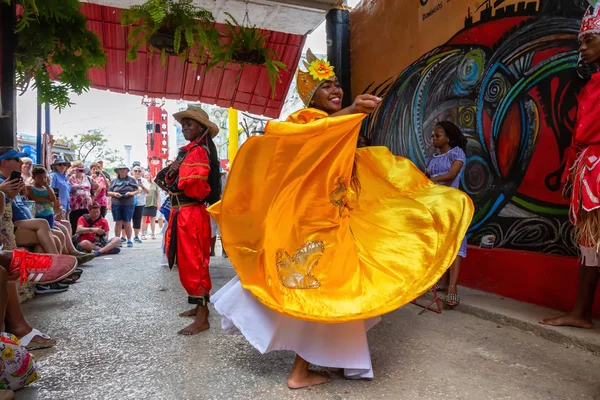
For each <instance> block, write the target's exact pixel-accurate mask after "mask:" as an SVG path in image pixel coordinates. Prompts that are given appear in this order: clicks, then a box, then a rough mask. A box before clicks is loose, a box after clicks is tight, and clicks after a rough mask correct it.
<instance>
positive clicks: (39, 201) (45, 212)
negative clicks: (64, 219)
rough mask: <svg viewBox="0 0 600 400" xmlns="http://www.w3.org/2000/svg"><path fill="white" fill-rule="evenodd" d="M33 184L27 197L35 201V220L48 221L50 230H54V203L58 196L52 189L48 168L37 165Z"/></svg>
mask: <svg viewBox="0 0 600 400" xmlns="http://www.w3.org/2000/svg"><path fill="white" fill-rule="evenodd" d="M31 178H32V179H33V183H32V184H31V185H30V186H28V187H27V197H28V198H29V199H30V200H33V201H35V218H43V219H45V220H46V221H48V224H49V225H50V228H54V206H53V204H54V202H55V201H56V195H55V194H54V190H52V189H51V188H50V179H49V178H48V171H46V168H44V167H42V166H39V165H36V166H35V167H33V169H32V170H31Z"/></svg>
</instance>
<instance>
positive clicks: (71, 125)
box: [17, 0, 360, 165]
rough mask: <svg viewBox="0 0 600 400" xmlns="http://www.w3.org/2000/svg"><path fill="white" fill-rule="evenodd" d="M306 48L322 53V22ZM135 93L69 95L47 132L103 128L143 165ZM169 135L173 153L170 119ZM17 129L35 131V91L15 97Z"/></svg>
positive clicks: (141, 111)
mask: <svg viewBox="0 0 600 400" xmlns="http://www.w3.org/2000/svg"><path fill="white" fill-rule="evenodd" d="M359 2H360V0H348V5H349V6H350V7H354V6H356V5H357V4H358V3H359ZM307 48H310V49H312V50H313V52H314V53H316V54H326V53H327V44H326V34H325V23H324V22H323V23H322V24H321V25H320V26H319V27H318V28H317V29H315V30H314V31H313V32H312V33H311V34H309V36H308V38H307V40H306V45H305V49H304V50H305V51H306V49H307ZM141 100H142V98H141V97H139V96H133V95H126V94H118V93H112V92H108V91H102V90H96V89H90V91H89V92H87V93H84V94H83V95H81V96H73V97H72V98H71V101H72V102H74V103H75V105H74V106H72V107H70V108H67V109H65V110H63V111H62V113H59V112H58V111H57V110H54V109H53V108H52V109H51V117H50V121H51V133H52V135H54V136H55V137H56V136H65V137H72V136H74V135H76V134H77V133H81V132H86V131H88V130H91V129H97V128H100V129H103V130H104V134H105V137H106V138H107V139H108V143H109V146H110V147H111V148H113V149H115V150H117V151H119V152H120V153H121V156H122V157H123V159H125V147H124V146H125V145H131V146H133V147H132V150H131V161H136V160H139V161H141V162H142V165H145V164H146V163H145V160H146V157H147V155H146V130H145V129H146V127H145V124H146V118H147V117H146V107H145V106H142V104H141ZM165 109H166V110H167V111H168V113H169V115H171V114H173V113H174V112H177V111H178V107H177V104H176V101H175V100H167V103H166V104H165ZM170 122H171V123H170V124H169V138H170V149H171V153H172V154H175V153H176V151H177V150H176V144H175V128H174V126H173V124H172V120H170ZM17 131H18V133H21V134H26V135H32V136H35V133H36V94H35V91H32V90H30V91H28V92H27V93H25V94H24V95H22V96H20V97H18V99H17Z"/></svg>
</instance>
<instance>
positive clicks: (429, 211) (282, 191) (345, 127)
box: [209, 114, 473, 323]
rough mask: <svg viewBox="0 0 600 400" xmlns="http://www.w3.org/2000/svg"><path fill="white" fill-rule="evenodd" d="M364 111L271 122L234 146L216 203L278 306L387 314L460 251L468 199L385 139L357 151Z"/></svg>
mask: <svg viewBox="0 0 600 400" xmlns="http://www.w3.org/2000/svg"><path fill="white" fill-rule="evenodd" d="M363 118H364V115H357V114H354V115H348V116H341V117H328V118H321V119H316V120H313V121H311V122H308V123H304V124H299V123H289V122H270V123H269V124H268V126H267V129H266V134H265V136H262V137H253V138H250V139H249V140H248V141H247V142H246V143H245V144H244V145H243V146H242V148H241V149H240V150H239V153H238V154H237V156H236V158H235V162H234V164H233V168H232V170H231V173H230V175H229V178H228V181H227V187H226V189H225V192H224V194H223V198H222V201H221V202H220V203H217V204H215V205H214V206H212V207H211V208H210V209H209V212H210V213H211V214H212V216H213V217H214V218H215V219H216V220H217V221H218V223H219V226H220V228H221V236H222V240H223V245H224V247H225V249H226V251H227V254H228V255H229V258H230V260H231V262H232V264H233V266H234V268H235V269H236V271H237V274H238V276H239V278H240V281H241V283H242V286H243V287H244V288H246V289H247V290H249V291H250V292H251V293H252V294H253V295H254V296H256V297H257V298H258V299H259V300H260V301H261V302H262V303H263V304H265V305H266V306H267V307H269V308H271V309H273V310H275V311H277V312H279V313H281V314H284V315H288V316H291V317H295V318H300V319H304V320H310V321H320V322H331V323H335V322H345V321H353V320H359V319H366V318H370V317H374V316H378V315H382V314H385V313H387V312H390V311H393V310H395V309H397V308H399V307H401V306H403V305H405V304H407V303H409V302H410V301H412V300H413V299H415V298H416V297H418V296H420V295H421V294H422V293H424V292H425V291H427V290H428V289H429V288H430V287H431V286H433V285H434V284H435V283H436V282H437V281H438V280H439V278H440V277H441V276H442V275H443V273H444V272H445V271H446V269H447V268H448V267H449V266H450V264H451V263H452V262H453V261H454V259H455V258H456V256H457V253H458V250H459V247H460V244H461V240H462V238H463V237H464V235H465V233H466V231H467V228H468V226H469V223H470V221H471V218H472V216H473V203H472V202H471V200H470V199H469V197H468V196H467V195H465V194H464V193H462V192H461V191H459V190H456V189H452V188H448V187H444V186H440V185H436V184H434V183H432V182H431V181H430V180H429V179H427V177H426V176H425V175H423V174H422V173H421V172H420V171H419V170H418V169H417V168H416V167H415V166H414V165H413V164H412V162H410V161H409V160H407V159H405V158H402V157H396V156H394V155H393V154H391V153H390V152H389V150H388V149H387V148H385V147H368V148H364V149H358V150H357V149H356V140H357V137H358V133H359V130H360V124H361V121H362V119H363ZM355 155H356V169H357V175H358V178H359V180H360V186H361V188H360V189H359V190H357V191H355V190H353V189H352V188H351V185H350V180H351V176H352V168H353V162H354V159H355Z"/></svg>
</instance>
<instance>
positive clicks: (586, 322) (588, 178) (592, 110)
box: [540, 5, 600, 328]
mask: <svg viewBox="0 0 600 400" xmlns="http://www.w3.org/2000/svg"><path fill="white" fill-rule="evenodd" d="M598 11H600V5H596V6H593V7H592V6H590V7H589V8H588V10H587V11H586V13H585V15H584V17H583V21H582V23H581V30H580V32H579V52H580V61H581V62H583V63H585V64H586V65H587V66H588V68H589V67H592V70H593V71H596V72H594V73H592V74H591V78H590V80H589V81H588V82H587V83H586V85H585V86H584V88H583V90H582V91H581V93H580V95H579V108H578V111H577V121H576V125H575V134H574V136H573V141H572V143H571V147H570V148H569V149H568V151H567V155H566V165H565V172H564V174H563V182H564V183H565V190H564V193H565V194H568V193H570V198H571V207H570V210H569V218H570V220H571V222H572V223H573V225H574V227H575V233H576V238H577V240H578V242H579V248H580V251H581V266H580V270H579V289H578V292H577V301H576V303H575V308H574V309H573V310H572V311H571V312H570V313H568V314H565V315H562V316H559V317H556V318H549V319H544V320H542V321H540V323H542V324H545V325H554V326H574V327H578V328H591V327H592V306H593V304H594V296H595V293H596V286H597V285H598V279H599V278H600V265H599V263H598V253H599V251H600V123H598V120H599V119H600V72H597V71H598V68H597V66H596V65H595V64H598V63H600V15H599V14H598Z"/></svg>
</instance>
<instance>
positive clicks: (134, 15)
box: [121, 0, 219, 66]
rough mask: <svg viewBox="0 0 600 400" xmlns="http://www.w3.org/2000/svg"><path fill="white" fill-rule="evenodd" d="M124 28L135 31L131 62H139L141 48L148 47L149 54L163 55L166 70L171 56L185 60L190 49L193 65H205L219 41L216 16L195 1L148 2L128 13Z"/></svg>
mask: <svg viewBox="0 0 600 400" xmlns="http://www.w3.org/2000/svg"><path fill="white" fill-rule="evenodd" d="M121 24H122V25H124V26H131V27H132V28H131V29H130V30H129V37H128V42H129V49H128V51H127V61H135V60H137V58H138V50H139V48H140V46H142V45H148V50H149V52H152V51H153V50H158V51H160V53H161V59H162V63H163V66H164V65H165V64H166V57H167V55H169V54H178V55H180V56H181V57H182V58H185V56H186V50H188V49H189V50H190V56H192V57H195V58H194V60H193V61H195V62H203V61H204V60H205V59H206V54H207V53H209V54H210V53H211V52H212V50H213V48H214V47H215V46H217V44H218V41H219V33H218V31H217V30H216V28H215V27H214V18H213V15H212V13H211V12H210V11H208V10H205V9H203V8H198V7H196V6H195V5H194V4H193V2H192V0H148V1H146V2H145V3H144V4H141V5H134V6H131V8H129V9H127V10H124V11H123V12H122V14H121Z"/></svg>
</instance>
